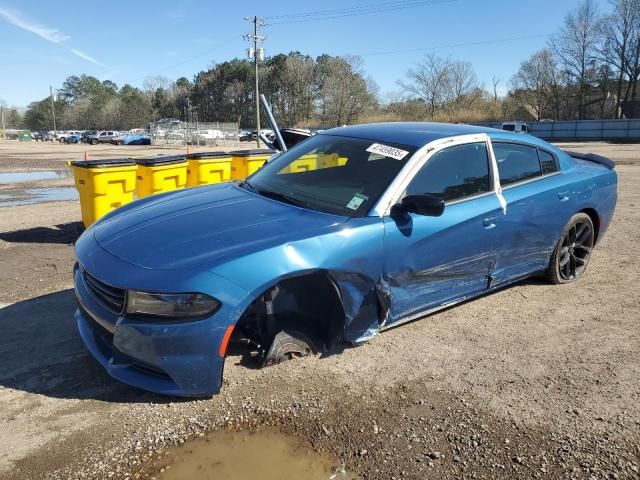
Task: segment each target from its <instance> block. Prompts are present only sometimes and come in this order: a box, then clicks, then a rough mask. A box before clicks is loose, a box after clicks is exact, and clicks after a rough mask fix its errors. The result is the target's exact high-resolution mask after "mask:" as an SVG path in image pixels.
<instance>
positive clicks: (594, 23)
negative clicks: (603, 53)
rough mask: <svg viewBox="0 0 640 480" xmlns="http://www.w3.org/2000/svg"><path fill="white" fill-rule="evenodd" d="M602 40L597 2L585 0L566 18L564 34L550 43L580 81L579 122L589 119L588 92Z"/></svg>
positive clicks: (561, 32)
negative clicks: (600, 37) (586, 117)
mask: <svg viewBox="0 0 640 480" xmlns="http://www.w3.org/2000/svg"><path fill="white" fill-rule="evenodd" d="M598 36H599V17H598V8H597V5H596V3H595V0H583V1H582V3H581V4H580V5H579V6H578V8H576V9H575V10H573V11H572V12H570V13H569V14H568V15H567V16H566V17H565V20H564V25H563V27H562V28H561V30H560V32H558V33H557V34H556V35H554V36H553V38H552V39H551V41H550V42H549V45H550V47H551V50H552V51H553V52H554V53H555V54H556V55H557V56H558V58H559V59H560V61H561V63H562V64H563V66H564V67H565V68H566V69H567V71H569V72H571V74H572V75H574V76H575V78H576V79H577V84H578V86H577V89H578V90H577V96H578V99H577V100H578V118H579V119H583V118H585V115H586V111H585V106H586V103H587V99H586V96H587V88H588V85H589V83H590V81H591V80H592V78H593V76H594V75H595V66H594V61H595V57H596V52H597V42H598Z"/></svg>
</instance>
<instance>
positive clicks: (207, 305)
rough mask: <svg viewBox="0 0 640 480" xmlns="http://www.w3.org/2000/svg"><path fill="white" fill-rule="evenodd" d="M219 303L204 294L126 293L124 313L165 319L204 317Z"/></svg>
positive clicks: (216, 307)
mask: <svg viewBox="0 0 640 480" xmlns="http://www.w3.org/2000/svg"><path fill="white" fill-rule="evenodd" d="M219 306H220V302H219V301H218V300H216V299H215V298H212V297H210V296H209V295H205V294H204V293H144V292H136V291H135V290H129V291H128V292H127V309H126V313H130V314H135V315H153V316H154V317H166V318H195V317H204V316H206V315H209V314H211V313H213V312H215V311H216V310H217V309H218V307H219Z"/></svg>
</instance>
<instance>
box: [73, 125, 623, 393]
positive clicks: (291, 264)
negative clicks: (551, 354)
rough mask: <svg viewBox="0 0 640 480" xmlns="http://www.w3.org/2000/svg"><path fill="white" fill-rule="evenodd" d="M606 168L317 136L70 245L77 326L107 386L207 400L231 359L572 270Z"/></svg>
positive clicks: (149, 204) (480, 141)
mask: <svg viewBox="0 0 640 480" xmlns="http://www.w3.org/2000/svg"><path fill="white" fill-rule="evenodd" d="M616 189H617V176H616V172H615V165H614V164H613V162H612V161H611V160H609V159H606V158H604V157H600V156H597V155H584V154H576V153H568V152H564V151H561V150H559V149H557V148H555V147H554V146H552V145H550V144H548V143H546V142H544V141H542V140H539V139H537V138H535V137H533V136H528V135H525V136H523V135H516V134H513V133H509V132H505V131H499V130H493V129H488V128H481V127H473V126H463V125H445V124H430V123H388V124H371V125H359V126H351V127H342V128H335V129H331V130H326V131H323V132H321V133H319V134H317V135H315V136H312V137H310V138H308V139H307V140H305V141H303V142H301V143H299V144H297V145H295V146H294V147H293V148H291V149H290V150H288V151H286V152H284V153H281V154H279V155H278V156H277V157H275V158H273V159H272V160H271V161H270V162H269V163H268V164H266V165H265V166H264V167H263V168H262V169H260V170H259V171H257V172H256V173H255V174H253V175H252V176H250V177H249V178H247V179H245V180H242V181H236V182H231V183H223V184H217V185H210V186H203V187H197V188H190V189H186V190H182V191H176V192H170V193H166V194H160V195H157V196H152V197H147V198H144V199H141V200H138V201H136V202H133V203H131V204H128V205H126V206H124V207H122V208H120V209H118V210H116V211H114V212H112V213H111V214H109V215H107V216H106V217H104V218H103V219H102V220H100V221H99V222H97V223H95V224H94V225H93V226H92V227H91V228H89V229H88V230H86V231H85V232H84V234H83V235H82V236H81V237H80V238H79V240H78V241H77V243H76V257H77V264H76V266H75V272H74V274H75V290H76V295H77V298H78V301H79V307H78V310H77V312H76V321H77V325H78V328H79V331H80V334H81V337H82V339H83V341H84V343H85V344H86V346H87V348H88V349H89V350H90V351H91V353H92V354H93V356H95V358H96V359H97V360H98V361H99V362H100V363H101V364H102V365H103V366H104V368H105V369H106V370H107V371H108V372H109V374H110V375H112V376H113V377H115V378H116V379H118V380H120V381H122V382H125V383H127V384H130V385H134V386H136V387H139V388H142V389H145V390H150V391H153V392H158V393H161V394H169V395H179V396H207V395H211V394H214V393H217V392H218V391H219V390H220V388H221V385H222V377H223V367H224V361H225V356H226V355H227V353H228V350H229V348H234V347H229V346H230V345H235V346H241V345H244V348H246V350H247V351H249V352H250V355H252V357H253V358H254V359H256V361H258V362H260V363H261V364H262V365H269V364H272V363H277V362H280V361H282V360H286V359H290V358H295V357H299V356H304V355H308V354H312V353H318V352H328V351H331V349H332V348H333V347H334V346H336V345H344V344H359V343H362V342H365V341H367V340H369V339H370V338H372V337H373V336H374V335H376V334H377V333H378V332H380V331H382V330H384V329H387V328H390V327H394V326H397V325H400V324H402V323H404V322H408V321H411V320H415V319H417V318H420V317H423V316H425V315H427V314H428V313H430V312H434V311H436V310H438V309H442V308H445V307H448V306H451V305H453V304H455V303H458V302H461V301H465V300H468V299H470V298H473V297H477V296H479V295H483V294H486V293H488V292H491V291H493V290H495V289H498V288H501V287H504V286H506V285H509V284H511V283H513V282H517V281H519V280H521V279H523V278H525V277H529V276H532V275H542V276H545V277H546V278H547V279H548V280H549V281H550V282H552V283H554V284H564V283H570V282H574V281H576V280H577V279H579V278H580V277H581V276H582V275H583V274H584V272H585V269H586V268H587V265H588V263H589V258H590V255H591V252H592V249H593V248H594V246H595V245H596V244H597V243H598V242H599V241H600V240H601V239H602V237H603V236H604V234H605V232H606V231H607V228H608V226H609V224H610V221H611V218H612V215H613V212H614V208H615V205H616V197H617V193H616Z"/></svg>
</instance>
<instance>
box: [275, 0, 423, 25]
mask: <svg viewBox="0 0 640 480" xmlns="http://www.w3.org/2000/svg"><path fill="white" fill-rule="evenodd" d="M431 1H433V0H400V1H395V2H383V3H370V4H366V5H358V6H353V7H346V8H334V9H330V10H315V11H311V12H301V13H289V14H285V15H271V16H268V17H264V18H265V19H266V20H268V19H281V18H299V17H311V16H314V17H315V16H323V15H340V14H344V13H349V12H359V11H365V10H370V9H378V8H383V7H387V8H393V7H395V6H403V5H404V6H407V8H409V7H413V6H420V5H422V4H425V3H426V4H428V3H431Z"/></svg>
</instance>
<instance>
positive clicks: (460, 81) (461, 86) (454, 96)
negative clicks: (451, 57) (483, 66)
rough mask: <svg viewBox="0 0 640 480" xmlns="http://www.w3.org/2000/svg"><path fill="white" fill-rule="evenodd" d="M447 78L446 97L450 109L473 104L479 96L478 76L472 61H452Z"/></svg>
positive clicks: (454, 109)
mask: <svg viewBox="0 0 640 480" xmlns="http://www.w3.org/2000/svg"><path fill="white" fill-rule="evenodd" d="M445 80H446V82H445V88H446V90H447V91H446V94H445V98H446V102H447V103H448V104H449V108H450V110H453V111H456V110H458V109H459V108H461V107H462V106H463V105H464V106H467V107H470V106H472V105H473V103H474V101H475V100H476V97H477V95H476V93H477V91H478V77H477V76H476V72H475V70H474V69H473V65H472V64H471V62H462V61H455V62H450V63H449V67H448V68H447V71H446V77H445Z"/></svg>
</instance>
